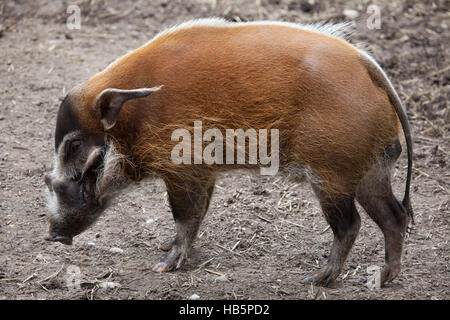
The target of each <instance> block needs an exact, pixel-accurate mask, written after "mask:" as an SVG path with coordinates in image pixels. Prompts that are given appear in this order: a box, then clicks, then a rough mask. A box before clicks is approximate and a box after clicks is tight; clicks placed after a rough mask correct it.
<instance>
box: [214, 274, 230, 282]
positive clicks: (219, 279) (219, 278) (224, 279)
mask: <svg viewBox="0 0 450 320" xmlns="http://www.w3.org/2000/svg"><path fill="white" fill-rule="evenodd" d="M215 281H219V282H226V281H230V280H228V278H227V276H226V275H225V274H224V275H222V276H219V277H217V278H215V279H214V282H215Z"/></svg>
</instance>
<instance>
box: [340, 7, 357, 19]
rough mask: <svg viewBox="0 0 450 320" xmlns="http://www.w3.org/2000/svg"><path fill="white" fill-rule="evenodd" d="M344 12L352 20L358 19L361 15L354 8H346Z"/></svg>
mask: <svg viewBox="0 0 450 320" xmlns="http://www.w3.org/2000/svg"><path fill="white" fill-rule="evenodd" d="M342 13H343V15H344V16H345V17H346V18H347V19H350V20H353V19H356V18H358V16H359V12H358V11H356V10H353V9H345V10H344V11H343V12H342Z"/></svg>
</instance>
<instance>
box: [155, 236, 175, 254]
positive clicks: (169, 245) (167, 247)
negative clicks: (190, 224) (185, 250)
mask: <svg viewBox="0 0 450 320" xmlns="http://www.w3.org/2000/svg"><path fill="white" fill-rule="evenodd" d="M174 244H175V237H171V238H169V239H167V240H166V241H164V243H163V244H162V245H161V246H160V247H159V248H160V249H161V250H162V251H170V250H171V249H172V247H173V245H174Z"/></svg>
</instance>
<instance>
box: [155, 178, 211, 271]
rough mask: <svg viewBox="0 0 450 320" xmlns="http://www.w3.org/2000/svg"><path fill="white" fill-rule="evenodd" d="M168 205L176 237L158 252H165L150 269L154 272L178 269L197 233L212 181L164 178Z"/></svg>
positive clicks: (204, 211) (206, 206)
mask: <svg viewBox="0 0 450 320" xmlns="http://www.w3.org/2000/svg"><path fill="white" fill-rule="evenodd" d="M165 182H166V187H167V193H168V197H169V203H170V206H171V208H172V214H173V218H174V220H175V226H176V236H175V237H174V238H170V239H169V240H168V241H167V242H166V243H165V244H163V246H162V249H163V250H165V251H168V253H167V254H166V256H164V257H163V258H162V259H161V261H160V262H159V263H157V264H156V265H155V266H154V267H153V271H155V272H165V271H170V270H173V269H178V268H179V267H180V266H181V264H182V262H183V260H184V259H185V258H186V257H187V254H188V252H189V250H190V248H191V247H192V244H193V242H194V240H195V237H196V236H197V232H198V230H199V228H200V225H201V223H202V221H203V217H204V216H205V213H206V211H207V210H208V207H209V202H210V199H211V195H212V193H213V190H214V183H215V178H214V175H213V174H208V175H206V176H203V177H201V178H199V179H193V180H192V181H186V180H179V179H174V178H172V179H165Z"/></svg>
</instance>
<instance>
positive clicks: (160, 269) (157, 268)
mask: <svg viewBox="0 0 450 320" xmlns="http://www.w3.org/2000/svg"><path fill="white" fill-rule="evenodd" d="M152 271H153V272H166V271H169V266H168V265H167V264H166V263H164V262H159V263H157V264H155V265H154V267H153V269H152Z"/></svg>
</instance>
